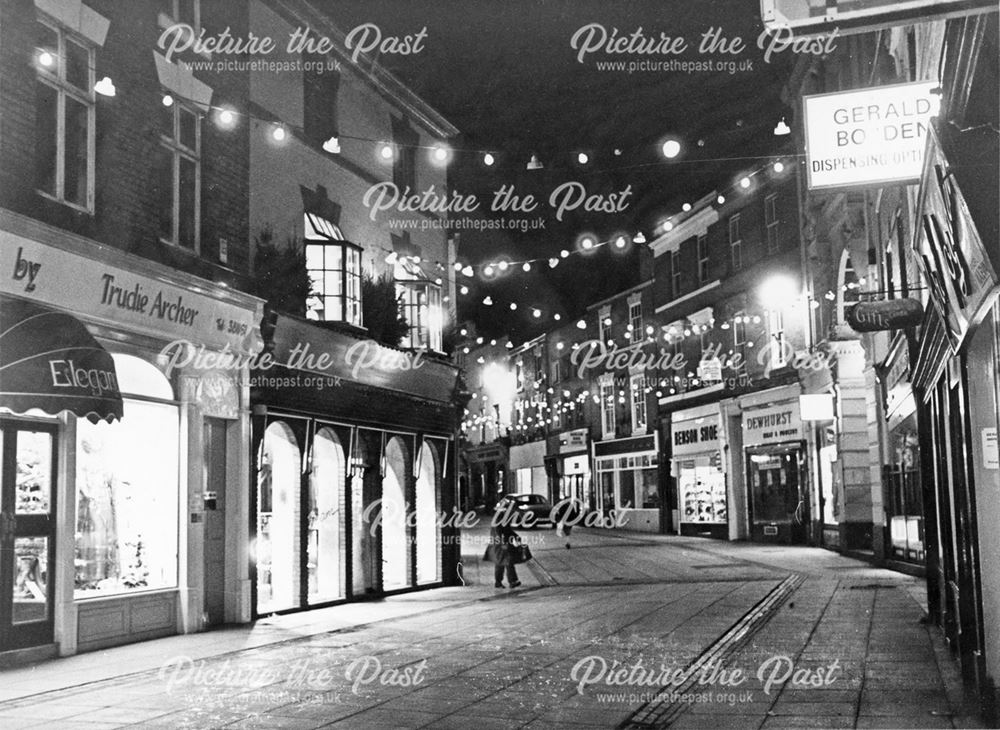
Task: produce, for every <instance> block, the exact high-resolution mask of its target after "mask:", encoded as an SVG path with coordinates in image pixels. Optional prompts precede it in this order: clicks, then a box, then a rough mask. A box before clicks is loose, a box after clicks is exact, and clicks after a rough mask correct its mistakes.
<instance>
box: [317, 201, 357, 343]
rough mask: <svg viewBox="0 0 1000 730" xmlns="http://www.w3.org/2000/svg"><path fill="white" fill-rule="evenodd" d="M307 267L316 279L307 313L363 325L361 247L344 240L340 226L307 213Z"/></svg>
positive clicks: (319, 317)
mask: <svg viewBox="0 0 1000 730" xmlns="http://www.w3.org/2000/svg"><path fill="white" fill-rule="evenodd" d="M304 231H305V236H304V237H305V245H306V269H307V270H308V272H309V280H310V281H311V282H312V295H311V296H310V297H309V300H308V302H307V311H306V317H308V318H309V319H314V320H318V321H321V322H345V323H346V324H350V325H354V326H355V327H360V326H361V248H360V247H359V246H356V245H354V244H353V243H350V242H349V241H346V240H344V236H343V234H342V233H341V231H340V228H339V227H337V226H336V225H334V224H333V223H331V222H330V221H328V220H327V219H325V218H322V217H321V216H318V215H316V214H314V213H306V214H305V225H304Z"/></svg>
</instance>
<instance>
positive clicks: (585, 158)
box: [576, 152, 590, 165]
mask: <svg viewBox="0 0 1000 730" xmlns="http://www.w3.org/2000/svg"><path fill="white" fill-rule="evenodd" d="M576 161H577V162H579V163H580V164H581V165H586V164H587V163H588V162H590V157H589V156H588V155H587V153H586V152H581V153H580V154H578V155H577V156H576Z"/></svg>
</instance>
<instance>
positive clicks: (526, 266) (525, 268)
mask: <svg viewBox="0 0 1000 730" xmlns="http://www.w3.org/2000/svg"><path fill="white" fill-rule="evenodd" d="M521 271H531V264H529V263H528V262H527V261H525V262H524V263H523V264H521Z"/></svg>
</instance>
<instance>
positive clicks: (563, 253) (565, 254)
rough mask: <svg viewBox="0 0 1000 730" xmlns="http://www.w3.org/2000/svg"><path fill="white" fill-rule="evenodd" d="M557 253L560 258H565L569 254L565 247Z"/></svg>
mask: <svg viewBox="0 0 1000 730" xmlns="http://www.w3.org/2000/svg"><path fill="white" fill-rule="evenodd" d="M559 255H560V256H561V257H562V258H566V257H567V256H569V251H567V250H566V249H563V250H562V251H560V252H559Z"/></svg>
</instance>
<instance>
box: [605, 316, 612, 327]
mask: <svg viewBox="0 0 1000 730" xmlns="http://www.w3.org/2000/svg"><path fill="white" fill-rule="evenodd" d="M604 326H605V327H610V326H611V317H606V318H605V319H604Z"/></svg>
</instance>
